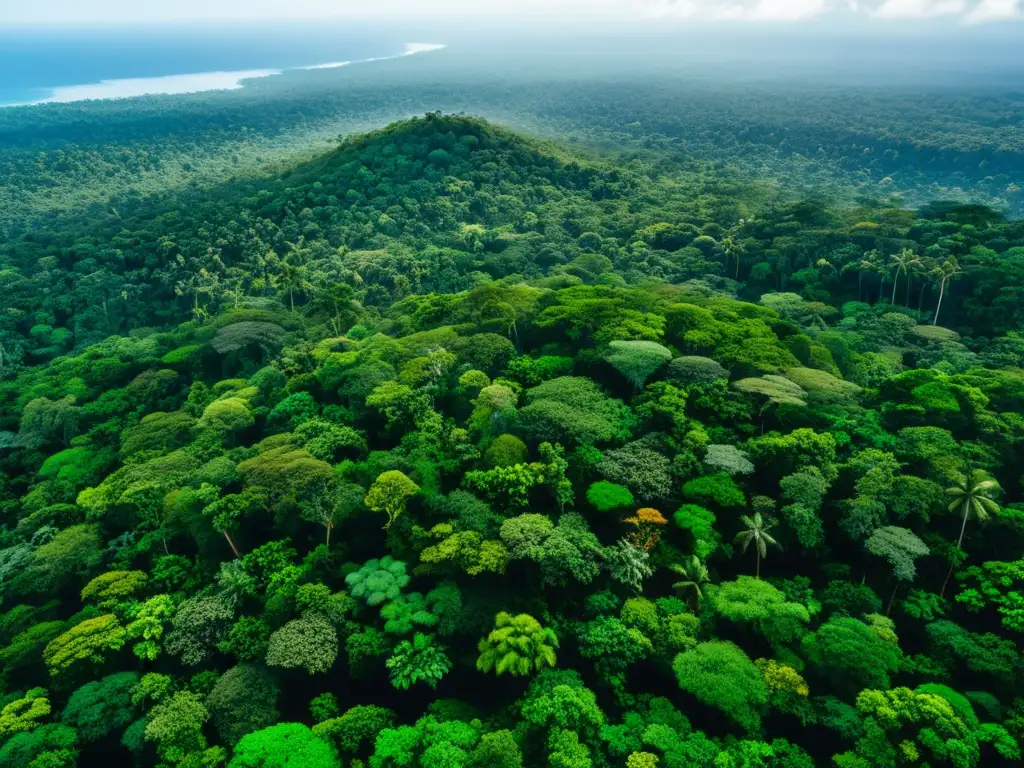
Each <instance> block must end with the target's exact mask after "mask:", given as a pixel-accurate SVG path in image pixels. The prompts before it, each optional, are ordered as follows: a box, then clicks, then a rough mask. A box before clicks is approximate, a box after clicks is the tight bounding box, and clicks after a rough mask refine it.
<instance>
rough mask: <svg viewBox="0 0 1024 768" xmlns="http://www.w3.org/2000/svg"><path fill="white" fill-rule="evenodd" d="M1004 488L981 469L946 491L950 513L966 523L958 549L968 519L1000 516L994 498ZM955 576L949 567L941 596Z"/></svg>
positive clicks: (957, 545) (970, 471)
mask: <svg viewBox="0 0 1024 768" xmlns="http://www.w3.org/2000/svg"><path fill="white" fill-rule="evenodd" d="M1001 490H1002V488H1000V487H999V483H998V482H997V481H996V480H994V479H993V478H992V477H990V476H989V475H988V474H987V473H986V472H984V471H982V470H980V469H969V470H968V471H967V474H966V475H960V476H959V477H958V478H957V480H956V484H955V485H953V486H951V487H949V488H947V489H946V496H948V497H949V500H950V501H949V511H950V512H958V513H961V514H963V516H964V521H963V523H962V524H961V525H960V538H958V539H957V540H956V548H957V549H960V545H961V544H962V543H963V540H964V531H966V530H967V518H969V517H970V516H971V515H974V517H975V518H977V519H978V520H979V521H980V522H984V521H985V520H988V518H989V517H990V516H991V515H996V514H999V505H998V504H996V503H995V501H993V500H992V497H993V496H995V495H996V494H997V493H999V492H1000V491H1001ZM952 575H953V565H952V564H950V566H949V573H947V574H946V580H945V581H944V582H942V590H941V591H940V592H939V596H940V597H943V596H945V594H946V585H947V584H949V577H950V576H952Z"/></svg>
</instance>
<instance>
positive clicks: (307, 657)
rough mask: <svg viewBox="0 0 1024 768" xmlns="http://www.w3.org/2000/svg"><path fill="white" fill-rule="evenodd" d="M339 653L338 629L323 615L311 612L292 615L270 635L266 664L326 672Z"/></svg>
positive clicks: (312, 672)
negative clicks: (297, 615) (298, 615)
mask: <svg viewBox="0 0 1024 768" xmlns="http://www.w3.org/2000/svg"><path fill="white" fill-rule="evenodd" d="M337 657H338V633H337V631H336V630H335V629H334V627H333V626H331V623H330V622H329V621H327V619H325V618H324V617H323V616H320V615H319V614H315V613H310V614H306V615H305V616H303V617H302V618H301V619H293V620H292V621H289V622H288V623H287V624H285V625H284V626H283V627H281V628H280V629H279V630H277V631H276V632H275V633H274V634H272V635H271V636H270V643H269V645H268V646H267V664H268V665H269V666H271V667H285V668H287V669H294V668H298V667H301V668H302V669H305V670H306V672H308V673H309V674H311V675H314V674H316V673H318V672H327V671H328V670H329V669H330V668H331V667H332V666H333V665H334V661H335V659H337Z"/></svg>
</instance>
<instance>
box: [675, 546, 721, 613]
mask: <svg viewBox="0 0 1024 768" xmlns="http://www.w3.org/2000/svg"><path fill="white" fill-rule="evenodd" d="M669 567H670V568H671V569H672V570H673V571H675V572H676V573H678V574H679V575H680V576H682V577H683V580H682V581H677V582H676V583H675V584H673V585H672V589H678V590H679V591H680V592H684V591H685V592H690V593H691V594H692V597H694V598H695V600H694V602H695V603H696V605H698V606H699V605H700V601H701V600H703V599H704V593H703V592H702V591H701V588H700V585H701V584H707V583H708V582H710V581H711V579H710V577H709V576H708V567H707V566H706V565H704V563H702V562H701V561H700V558H699V557H697V556H696V555H690V557H689V559H687V561H686V562H685V563H683V564H682V565H680V564H679V563H673V564H672V565H670V566H669Z"/></svg>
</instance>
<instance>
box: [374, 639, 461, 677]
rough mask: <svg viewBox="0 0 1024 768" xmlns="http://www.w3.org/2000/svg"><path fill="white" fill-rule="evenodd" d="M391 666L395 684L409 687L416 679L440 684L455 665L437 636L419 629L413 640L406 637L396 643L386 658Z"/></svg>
mask: <svg viewBox="0 0 1024 768" xmlns="http://www.w3.org/2000/svg"><path fill="white" fill-rule="evenodd" d="M385 664H387V668H388V669H389V670H391V684H392V685H393V686H395V688H398V689H400V690H403V691H406V690H408V689H409V688H411V687H412V686H414V685H416V683H426V684H427V685H429V686H430V687H431V688H436V687H437V684H438V683H439V682H441V678H442V677H444V676H445V675H446V674H448V672H449V671H450V670H451V668H452V662H451V660H450V659H449V658H448V656H447V655H446V654H445V652H444V648H442V647H441V646H439V645H435V644H434V638H433V637H432V636H430V635H424V634H422V633H420V632H417V633H416V634H415V635H413V638H412V640H411V641H409V640H403V641H402V642H400V643H399V644H398V645H396V646H395V650H394V651H393V652H392V654H391V657H390V658H389V659H388V660H387V661H386V662H385Z"/></svg>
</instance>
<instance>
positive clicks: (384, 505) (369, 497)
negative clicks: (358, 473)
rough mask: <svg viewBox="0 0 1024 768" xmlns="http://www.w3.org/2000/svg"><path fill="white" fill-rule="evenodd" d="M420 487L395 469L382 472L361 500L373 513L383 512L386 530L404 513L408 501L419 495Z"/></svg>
mask: <svg viewBox="0 0 1024 768" xmlns="http://www.w3.org/2000/svg"><path fill="white" fill-rule="evenodd" d="M419 490H420V487H419V486H418V485H416V483H414V482H413V481H412V480H410V479H409V478H408V477H407V476H406V475H405V473H404V472H399V471H398V470H397V469H392V470H388V471H387V472H382V473H381V474H380V476H379V477H378V478H377V479H376V480H375V481H374V482H373V485H371V486H370V490H369V491H367V492H366V498H365V499H364V500H363V501H364V503H365V504H366V506H367V507H368V508H369V509H371V510H373V511H374V512H384V513H385V514H386V515H387V516H388V521H387V523H385V525H384V529H385V530H387V529H388V528H390V527H391V524H392V523H393V522H395V520H397V519H398V516H399V515H401V514H402V513H403V512H404V511H405V505H406V503H408V501H409V499H411V498H412V497H413V496H415V495H416V494H417V493H419Z"/></svg>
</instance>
